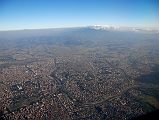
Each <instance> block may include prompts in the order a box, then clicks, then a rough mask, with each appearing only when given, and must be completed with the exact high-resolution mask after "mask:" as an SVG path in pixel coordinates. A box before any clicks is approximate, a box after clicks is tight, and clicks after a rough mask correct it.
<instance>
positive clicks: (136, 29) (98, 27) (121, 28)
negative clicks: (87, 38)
mask: <svg viewBox="0 0 159 120" xmlns="http://www.w3.org/2000/svg"><path fill="white" fill-rule="evenodd" d="M89 27H90V28H92V29H95V30H113V31H114V30H115V31H134V32H157V33H159V28H140V27H125V26H110V25H93V26H89Z"/></svg>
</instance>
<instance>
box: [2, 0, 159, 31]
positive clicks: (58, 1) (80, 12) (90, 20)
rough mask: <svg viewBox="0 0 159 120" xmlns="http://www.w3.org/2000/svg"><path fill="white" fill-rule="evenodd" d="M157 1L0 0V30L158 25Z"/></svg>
mask: <svg viewBox="0 0 159 120" xmlns="http://www.w3.org/2000/svg"><path fill="white" fill-rule="evenodd" d="M158 21H159V0H0V30H8V29H29V28H51V27H53V28H54V27H74V26H87V25H97V24H99V25H122V26H132V27H133V26H136V27H159V22H158Z"/></svg>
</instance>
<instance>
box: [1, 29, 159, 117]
mask: <svg viewBox="0 0 159 120" xmlns="http://www.w3.org/2000/svg"><path fill="white" fill-rule="evenodd" d="M0 43H1V44H0V115H1V116H0V117H1V118H2V119H11V120H12V119H13V120H18V119H20V120H27V119H28V120H48V119H50V120H55V119H56V120H62V119H64V120H72V119H74V120H78V119H80V120H81V119H82V120H105V119H106V120H107V119H108V120H109V119H110V120H116V119H121V120H123V119H131V118H134V117H136V116H139V115H142V114H146V113H148V112H151V111H154V110H156V109H159V47H158V46H159V33H157V32H153V31H141V30H138V31H132V30H125V29H124V30H114V29H99V28H98V29H95V28H94V27H82V28H65V29H62V28H59V29H44V30H21V31H5V32H3V31H1V32H0Z"/></svg>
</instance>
